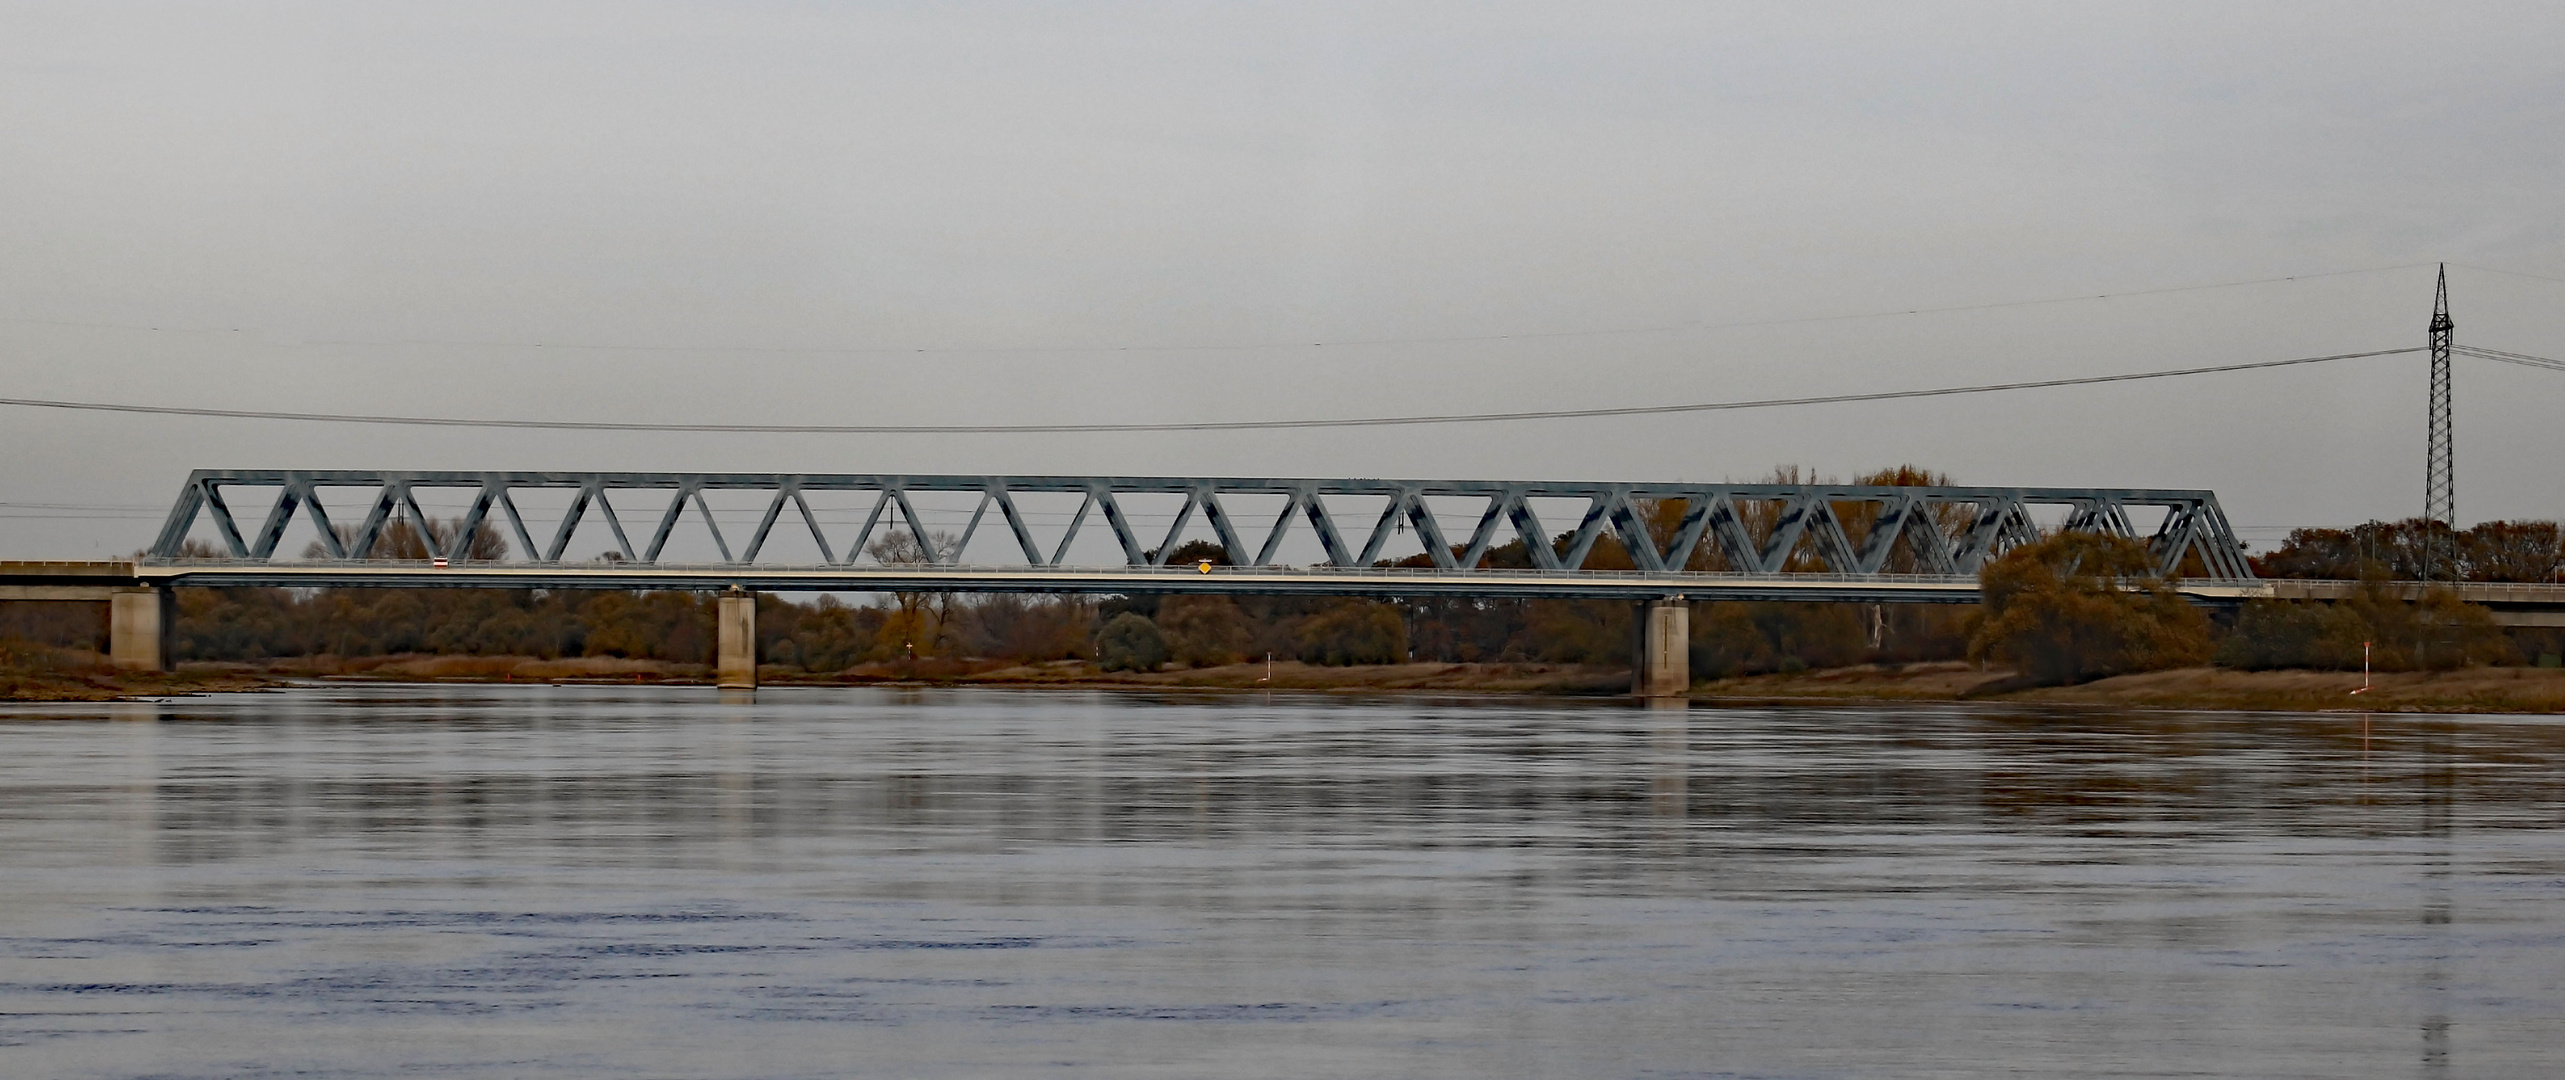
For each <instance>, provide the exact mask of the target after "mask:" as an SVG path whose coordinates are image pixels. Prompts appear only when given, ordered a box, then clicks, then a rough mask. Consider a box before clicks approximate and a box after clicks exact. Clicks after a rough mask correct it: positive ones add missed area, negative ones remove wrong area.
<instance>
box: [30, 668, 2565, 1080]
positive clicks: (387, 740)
mask: <svg viewBox="0 0 2565 1080" xmlns="http://www.w3.org/2000/svg"><path fill="white" fill-rule="evenodd" d="M0 740H5V741H4V742H0V1075H5V1076H9V1077H19V1076H25V1077H40V1076H41V1077H92V1076H98V1077H108V1076H151V1077H238V1076H251V1077H261V1076H286V1075H292V1076H396V1075H397V1076H409V1075H418V1076H437V1077H484V1076H488V1077H501V1076H507V1077H514V1076H537V1077H540V1076H601V1077H624V1076H631V1077H658V1076H686V1077H692V1076H704V1077H732V1076H759V1077H764V1076H776V1077H784V1076H884V1077H1008V1076H1046V1077H1048V1076H1058V1077H1197V1076H1200V1077H1242V1076H1243V1077H1265V1076H1271V1077H1339V1076H1341V1077H1375V1076H1396V1077H1576V1078H1584V1077H1633V1078H1678V1077H1892V1076H1893V1077H1921V1076H1985V1075H1993V1074H2014V1075H2025V1076H2042V1077H2068V1076H2114V1077H2118V1076H2291V1077H2298V1076H2304V1077H2373V1076H2375V1077H2413V1076H2421V1077H2440V1076H2450V1077H2457V1076H2483V1077H2516V1076H2517V1077H2535V1076H2556V1075H2565V722H2560V721H2559V720H2557V719H2554V718H2518V717H2465V718H2427V717H2411V716H2378V717H2374V718H2364V717H2362V716H2359V715H2357V714H2344V715H2320V716H2319V715H2207V714H2178V713H2145V714H2136V713H2131V714H2110V713H2093V712H2081V713H2040V712H2029V711H2022V710H2017V709H2002V708H1977V709H1961V708H1912V709H1890V708H1859V709H1824V708H1802V709H1715V710H1714V709H1691V710H1682V709H1675V710H1648V709H1639V708H1634V707H1630V706H1627V705H1618V704H1610V705H1607V704H1560V703H1532V702H1523V701H1505V700H1493V701H1488V700H1482V701H1468V702H1453V701H1426V700H1413V699H1408V700H1365V701H1349V700H1337V699H1329V698H1317V697H1290V696H1282V695H1277V696H1275V697H1273V698H1271V699H1267V698H1264V697H1261V696H1229V697H1148V696H1135V695H1128V694H1105V693H1096V694H1087V693H1077V692H1057V691H1040V692H1029V691H1028V692H1012V691H979V690H971V691H927V692H905V691H894V690H872V689H789V688H788V689H773V688H770V689H767V690H764V691H761V692H759V694H758V695H757V696H756V699H755V701H754V702H753V703H739V702H730V703H725V702H723V701H722V700H721V699H719V698H718V697H717V696H716V694H715V692H714V691H710V690H703V689H695V688H595V687H471V686H397V687H396V686H324V687H309V688H299V689H294V690H289V691H285V692H281V693H272V694H244V695H231V696H222V697H206V698H190V699H183V700H177V701H171V702H166V703H126V704H117V705H112V706H102V705H86V706H28V705H19V706H0Z"/></svg>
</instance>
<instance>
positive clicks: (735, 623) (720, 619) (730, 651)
mask: <svg viewBox="0 0 2565 1080" xmlns="http://www.w3.org/2000/svg"><path fill="white" fill-rule="evenodd" d="M713 623H714V628H715V633H714V637H715V639H716V641H715V656H716V657H717V662H716V663H715V664H714V666H713V673H714V684H715V685H717V686H719V687H721V688H722V689H724V690H754V689H756V688H757V594H756V593H753V592H749V591H748V590H746V589H742V588H740V587H738V586H736V585H733V586H731V588H730V591H729V592H726V593H723V594H722V595H721V599H720V600H718V601H716V602H715V610H714V614H713Z"/></svg>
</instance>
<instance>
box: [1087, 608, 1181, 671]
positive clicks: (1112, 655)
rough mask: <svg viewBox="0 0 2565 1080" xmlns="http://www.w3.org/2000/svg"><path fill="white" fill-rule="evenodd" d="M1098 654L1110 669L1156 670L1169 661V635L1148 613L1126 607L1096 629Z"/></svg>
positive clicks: (1104, 666)
mask: <svg viewBox="0 0 2565 1080" xmlns="http://www.w3.org/2000/svg"><path fill="white" fill-rule="evenodd" d="M1095 657H1096V664H1097V665H1098V666H1100V667H1102V668H1104V670H1106V671H1156V670H1158V669H1159V668H1160V667H1161V666H1164V665H1165V664H1166V662H1167V638H1166V635H1164V634H1161V633H1159V632H1158V624H1156V623H1153V622H1150V621H1149V620H1148V618H1147V617H1146V616H1143V615H1141V614H1139V613H1138V612H1132V611H1126V612H1123V613H1122V614H1120V615H1117V616H1114V619H1113V621H1112V622H1109V623H1106V624H1104V629H1102V630H1099V631H1097V632H1096V636H1095Z"/></svg>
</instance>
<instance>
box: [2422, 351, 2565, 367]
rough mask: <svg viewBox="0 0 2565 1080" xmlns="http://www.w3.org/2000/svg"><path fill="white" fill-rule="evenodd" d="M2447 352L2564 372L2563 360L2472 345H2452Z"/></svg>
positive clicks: (2564, 361) (2564, 362) (2564, 364)
mask: <svg viewBox="0 0 2565 1080" xmlns="http://www.w3.org/2000/svg"><path fill="white" fill-rule="evenodd" d="M2449 351H2451V352H2455V353H2464V354H2466V355H2468V356H2473V357H2476V358H2478V359H2480V360H2499V361H2501V362H2503V363H2506V364H2518V365H2520V366H2522V367H2532V368H2545V369H2547V370H2549V371H2565V360H2550V359H2548V358H2546V357H2544V356H2532V355H2530V354H2528V353H2516V352H2505V351H2503V350H2501V349H2487V348H2480V347H2478V346H2474V345H2452V346H2450V347H2449Z"/></svg>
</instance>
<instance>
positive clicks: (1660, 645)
mask: <svg viewBox="0 0 2565 1080" xmlns="http://www.w3.org/2000/svg"><path fill="white" fill-rule="evenodd" d="M1630 616H1631V618H1630V693H1631V694H1633V695H1635V696H1637V697H1642V698H1674V697H1682V696H1683V695H1684V693H1685V692H1686V691H1688V690H1690V689H1692V608H1691V607H1690V606H1689V605H1687V604H1685V603H1684V602H1683V601H1681V600H1653V601H1650V602H1648V603H1645V604H1640V605H1637V606H1636V608H1635V609H1634V610H1632V611H1631V612H1630Z"/></svg>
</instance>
